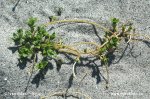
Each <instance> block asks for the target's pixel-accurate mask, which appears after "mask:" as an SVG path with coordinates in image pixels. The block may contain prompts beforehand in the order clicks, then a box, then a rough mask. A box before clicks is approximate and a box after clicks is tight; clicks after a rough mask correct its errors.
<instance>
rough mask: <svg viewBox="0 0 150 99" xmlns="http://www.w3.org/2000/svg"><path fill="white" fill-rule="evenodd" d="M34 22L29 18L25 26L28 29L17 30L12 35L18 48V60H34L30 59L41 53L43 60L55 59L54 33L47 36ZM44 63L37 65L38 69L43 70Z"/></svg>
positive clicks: (43, 28) (34, 20)
mask: <svg viewBox="0 0 150 99" xmlns="http://www.w3.org/2000/svg"><path fill="white" fill-rule="evenodd" d="M36 22H37V18H29V20H28V21H27V24H28V26H29V28H30V29H29V30H23V29H18V30H17V32H16V33H14V34H13V38H12V40H13V41H14V42H15V44H16V45H17V46H18V47H19V48H18V53H19V56H20V57H19V58H20V60H21V59H23V58H29V59H30V60H33V59H34V58H32V57H33V56H36V55H37V53H41V55H42V56H43V58H45V57H55V56H56V55H57V53H56V51H55V48H54V39H55V37H56V36H55V32H54V33H52V34H49V33H48V32H47V31H46V28H45V27H44V26H42V25H41V26H37V25H36ZM47 61H48V60H47ZM46 63H47V62H45V61H42V62H41V63H39V64H38V68H39V69H41V68H44V67H45V64H46Z"/></svg>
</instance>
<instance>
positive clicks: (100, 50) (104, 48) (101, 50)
mask: <svg viewBox="0 0 150 99" xmlns="http://www.w3.org/2000/svg"><path fill="white" fill-rule="evenodd" d="M105 51H107V48H106V46H104V47H102V48H100V49H99V53H100V54H102V53H104V52H105Z"/></svg>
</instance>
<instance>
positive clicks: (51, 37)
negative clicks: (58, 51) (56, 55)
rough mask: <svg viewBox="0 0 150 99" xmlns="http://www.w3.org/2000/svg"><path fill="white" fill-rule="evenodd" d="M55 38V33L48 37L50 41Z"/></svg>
mask: <svg viewBox="0 0 150 99" xmlns="http://www.w3.org/2000/svg"><path fill="white" fill-rule="evenodd" d="M55 37H56V35H55V32H54V33H53V34H51V36H50V40H53V39H55Z"/></svg>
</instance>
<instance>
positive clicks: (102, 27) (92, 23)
mask: <svg viewBox="0 0 150 99" xmlns="http://www.w3.org/2000/svg"><path fill="white" fill-rule="evenodd" d="M71 22H75V23H87V24H91V25H94V26H96V27H98V28H101V29H103V30H104V31H107V32H111V33H113V32H112V31H110V30H109V29H107V28H105V27H104V26H101V25H100V24H97V23H96V22H92V21H88V20H79V19H68V20H67V19H66V20H59V21H52V22H48V23H46V24H44V26H48V25H52V24H58V23H71Z"/></svg>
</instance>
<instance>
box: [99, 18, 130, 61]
mask: <svg viewBox="0 0 150 99" xmlns="http://www.w3.org/2000/svg"><path fill="white" fill-rule="evenodd" d="M118 23H119V19H117V18H112V19H111V24H112V28H111V29H110V31H111V32H108V31H107V32H105V35H104V39H103V44H104V43H105V42H107V41H108V43H106V44H105V45H104V46H103V47H101V48H100V49H99V54H100V56H101V61H102V62H103V63H108V61H109V57H107V54H108V53H112V52H114V51H115V49H116V48H117V45H118V44H119V42H120V40H121V39H120V37H124V38H125V41H128V34H126V33H128V32H130V31H131V30H133V28H132V24H124V25H122V27H121V29H122V31H121V33H120V34H119V35H118V36H116V35H117V34H118V33H119V32H118V27H117V26H118Z"/></svg>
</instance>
